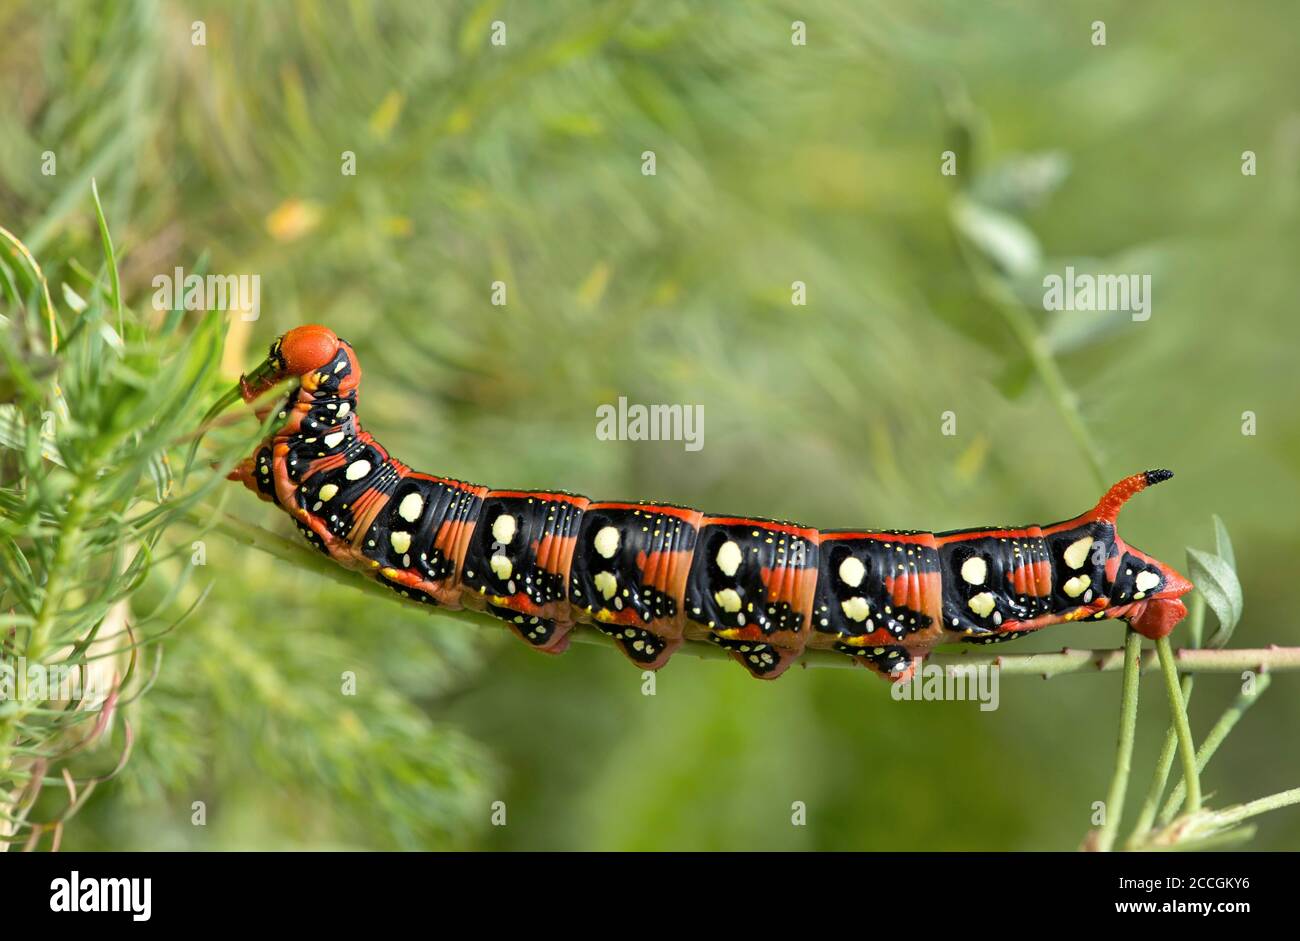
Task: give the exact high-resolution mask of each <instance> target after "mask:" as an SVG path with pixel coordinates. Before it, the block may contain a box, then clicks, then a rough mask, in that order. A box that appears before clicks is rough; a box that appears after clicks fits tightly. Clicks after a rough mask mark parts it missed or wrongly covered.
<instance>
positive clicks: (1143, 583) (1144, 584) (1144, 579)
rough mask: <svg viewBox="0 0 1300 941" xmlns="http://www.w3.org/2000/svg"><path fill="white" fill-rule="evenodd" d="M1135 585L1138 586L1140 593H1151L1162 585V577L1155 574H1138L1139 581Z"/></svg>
mask: <svg viewBox="0 0 1300 941" xmlns="http://www.w3.org/2000/svg"><path fill="white" fill-rule="evenodd" d="M1134 584H1135V585H1137V590H1138V591H1150V590H1151V589H1152V588H1155V587H1156V586H1157V585H1159V584H1160V576H1159V575H1157V574H1156V573H1155V572H1138V577H1137V581H1136V582H1134Z"/></svg>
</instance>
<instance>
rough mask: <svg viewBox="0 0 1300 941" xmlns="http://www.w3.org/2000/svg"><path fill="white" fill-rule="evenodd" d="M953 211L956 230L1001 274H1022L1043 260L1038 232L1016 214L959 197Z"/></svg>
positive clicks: (1014, 275)
mask: <svg viewBox="0 0 1300 941" xmlns="http://www.w3.org/2000/svg"><path fill="white" fill-rule="evenodd" d="M952 215H953V224H954V225H955V226H956V227H957V230H958V231H959V232H960V233H961V234H962V235H963V236H965V238H966V239H967V241H969V242H970V243H971V245H972V246H974V247H975V248H976V249H978V250H979V252H980V254H981V255H983V256H984V257H985V258H986V259H987V260H988V261H989V262H990V263H991V264H992V265H993V266H994V267H995V268H996V269H997V270H998V271H1000V272H1001V273H1002V274H1004V275H1007V276H1009V277H1012V278H1016V277H1023V276H1024V275H1025V274H1026V273H1028V272H1030V271H1035V270H1037V269H1038V267H1039V266H1040V265H1041V264H1042V261H1043V252H1042V249H1041V248H1040V247H1039V245H1038V238H1037V236H1035V235H1034V233H1033V231H1032V230H1031V229H1030V228H1029V226H1027V225H1025V224H1024V223H1023V222H1021V221H1020V220H1019V219H1017V218H1016V217H1015V216H1011V215H1007V214H1006V213H1003V212H998V211H997V210H995V209H989V208H988V207H986V206H982V205H980V204H979V203H977V202H975V201H973V200H970V199H964V198H960V197H959V198H958V199H956V200H954V202H953V210H952Z"/></svg>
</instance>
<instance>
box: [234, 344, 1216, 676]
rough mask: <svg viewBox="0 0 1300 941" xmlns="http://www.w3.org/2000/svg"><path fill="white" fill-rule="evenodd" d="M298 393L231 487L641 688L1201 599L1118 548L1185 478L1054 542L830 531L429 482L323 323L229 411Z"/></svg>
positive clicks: (351, 561) (1155, 617)
mask: <svg viewBox="0 0 1300 941" xmlns="http://www.w3.org/2000/svg"><path fill="white" fill-rule="evenodd" d="M286 380H292V381H296V385H294V386H293V387H292V388H291V389H290V391H289V394H288V397H287V398H286V399H285V400H284V403H283V405H282V407H281V408H280V410H279V413H278V415H277V422H278V426H277V427H276V428H275V430H273V431H272V433H271V434H270V435H269V436H268V437H267V438H266V439H265V440H264V441H263V442H261V443H260V444H259V446H258V448H257V450H256V451H255V452H254V453H253V455H252V456H250V457H249V458H247V459H245V460H244V461H242V462H241V463H240V464H239V465H238V466H237V467H236V468H235V469H234V470H233V471H232V472H231V473H230V475H229V476H230V477H231V479H233V480H237V481H240V482H242V483H243V484H244V485H245V486H246V487H248V488H249V489H250V490H252V491H254V492H255V493H256V494H258V496H260V497H261V498H262V499H264V500H268V501H270V502H273V503H275V504H276V505H277V506H279V507H280V508H281V509H283V510H284V511H285V512H287V513H288V514H289V515H290V516H292V517H293V518H294V519H295V521H296V523H297V526H298V529H299V530H301V532H302V534H303V535H304V536H305V537H306V538H307V540H308V541H309V542H310V543H311V544H312V545H313V546H314V547H315V548H316V549H318V550H319V551H321V552H323V553H325V554H326V555H328V556H329V557H330V558H332V559H333V560H335V561H336V562H338V563H339V564H341V565H343V566H345V567H347V568H349V569H354V570H358V571H361V572H364V573H366V574H367V575H369V576H371V577H373V578H375V579H377V580H378V581H379V582H381V583H382V584H384V585H387V586H388V587H390V588H391V589H393V590H394V591H396V592H399V593H401V594H402V595H405V596H407V597H408V598H413V599H416V600H418V601H421V602H425V603H427V604H429V605H435V606H444V607H447V608H462V607H463V608H468V609H471V610H475V611H479V612H485V613H487V614H490V615H492V616H494V617H496V618H499V619H500V620H502V621H503V622H505V624H506V625H508V626H509V628H510V630H512V631H513V632H514V633H515V634H516V635H517V636H519V637H520V638H521V639H522V640H524V641H525V642H526V643H527V644H528V645H529V646H531V647H532V648H534V649H535V650H540V651H543V652H545V653H552V654H556V653H561V652H562V651H563V650H564V649H565V648H566V647H567V646H568V643H569V640H570V633H571V631H572V630H573V629H574V627H575V626H576V625H579V624H587V625H591V626H593V627H595V628H596V629H598V630H600V631H602V632H603V633H605V634H607V635H608V636H610V637H611V638H613V639H614V640H615V641H616V644H617V646H618V647H619V649H621V650H622V652H623V653H624V654H625V655H626V656H627V657H628V659H630V660H631V661H632V662H633V663H634V664H636V665H637V666H639V667H641V668H642V669H648V670H657V669H659V668H660V667H662V666H663V665H664V664H665V663H667V662H668V660H669V658H670V657H671V656H672V655H673V653H674V652H675V651H677V650H678V649H679V648H680V647H681V645H682V643H683V642H684V641H687V640H707V641H711V642H713V643H715V644H718V645H720V646H721V647H723V648H725V650H726V651H727V652H728V653H729V655H730V656H731V657H732V658H733V659H735V660H736V661H738V662H739V663H740V664H741V665H742V666H744V667H745V669H747V670H748V671H749V672H750V673H751V674H752V675H753V676H755V677H759V678H762V679H774V678H776V677H778V676H780V675H781V674H782V673H783V672H785V670H787V669H788V668H789V667H790V665H791V664H793V663H794V662H795V661H796V660H798V658H799V657H800V656H801V654H802V653H803V651H804V650H805V649H808V648H819V649H831V650H835V651H838V652H840V653H843V654H844V655H845V656H847V657H850V658H851V659H852V660H853V661H854V662H856V663H858V664H861V665H862V666H864V667H866V668H868V669H870V670H872V671H873V672H875V673H877V674H878V675H880V676H882V677H885V678H886V679H889V680H893V681H901V680H906V679H907V678H908V677H910V676H911V673H912V670H913V669H914V667H915V664H916V663H918V662H920V660H921V658H923V657H924V656H925V655H927V654H928V653H929V652H930V651H931V650H932V649H933V648H934V647H935V646H937V645H938V644H943V643H953V642H957V641H960V642H965V643H974V644H989V643H996V642H1000V641H1005V640H1011V639H1014V638H1017V637H1021V636H1023V635H1025V634H1028V633H1030V632H1032V631H1036V630H1038V629H1039V628H1042V627H1046V626H1048V625H1051V624H1058V623H1062V622H1068V621H1078V620H1083V619H1085V618H1086V619H1095V620H1100V619H1103V618H1117V619H1122V620H1125V621H1127V622H1128V623H1129V625H1130V626H1131V627H1132V628H1133V629H1134V630H1136V631H1138V632H1139V633H1141V634H1143V635H1144V636H1146V637H1149V638H1159V637H1163V636H1165V635H1167V634H1168V633H1169V632H1170V631H1172V630H1173V628H1174V626H1175V625H1176V624H1177V623H1178V622H1179V621H1180V620H1182V619H1183V618H1184V617H1185V616H1186V614H1187V609H1186V607H1185V606H1184V605H1183V603H1182V601H1180V600H1179V598H1180V596H1182V595H1183V594H1185V593H1186V592H1188V591H1189V590H1190V589H1191V587H1192V586H1191V584H1190V583H1189V582H1188V581H1187V580H1186V579H1185V578H1184V577H1183V576H1182V575H1180V574H1178V572H1176V571H1175V570H1174V569H1173V568H1171V567H1170V566H1168V565H1166V564H1164V563H1162V562H1160V561H1158V560H1156V559H1154V558H1152V557H1151V556H1149V555H1147V554H1145V553H1143V552H1141V551H1140V550H1138V549H1135V548H1133V547H1132V546H1130V545H1128V544H1127V543H1125V542H1124V541H1123V540H1122V539H1121V538H1120V537H1119V534H1118V532H1117V531H1116V520H1117V518H1118V515H1119V511H1120V509H1121V507H1123V505H1124V504H1125V502H1126V501H1128V499H1129V498H1130V497H1132V496H1133V495H1134V494H1136V493H1138V492H1139V491H1141V490H1144V489H1146V488H1147V487H1150V486H1152V485H1154V484H1158V483H1160V482H1162V481H1164V480H1167V479H1169V478H1170V477H1172V476H1173V474H1172V473H1171V472H1170V471H1167V470H1150V471H1146V472H1145V473H1141V474H1134V475H1133V476H1131V477H1126V478H1125V479H1123V480H1121V481H1119V483H1117V484H1115V485H1114V486H1113V487H1111V488H1110V489H1109V490H1108V491H1107V492H1106V494H1105V495H1104V496H1103V497H1102V498H1101V500H1100V501H1099V502H1098V503H1097V505H1096V506H1094V507H1093V508H1092V509H1091V510H1089V511H1088V512H1086V513H1084V514H1082V515H1080V516H1076V517H1073V518H1071V519H1068V520H1065V521H1062V522H1058V523H1052V524H1049V525H1044V526H1037V525H1032V526H1018V527H993V528H980V529H965V530H957V531H952V532H941V533H930V532H922V531H910V530H909V531H902V530H884V531H877V530H866V529H853V530H818V529H813V528H810V527H807V526H802V525H800V524H797V523H790V522H779V521H775V520H768V519H761V518H754V517H747V516H726V515H712V514H707V513H703V512H701V511H699V510H694V509H690V508H687V507H682V506H675V505H670V504H663V503H648V502H601V501H595V500H590V499H588V498H587V497H584V496H579V495H577V494H572V493H566V492H563V491H538V490H492V489H490V488H488V487H485V486H481V485H478V484H471V483H466V482H464V481H460V480H455V479H451V478H446V477H435V476H431V475H429V474H422V473H418V472H416V471H413V470H411V469H410V468H409V467H407V466H406V465H405V464H403V463H401V462H400V461H398V460H397V459H395V458H394V457H392V456H391V455H390V454H389V453H388V451H386V450H385V449H384V448H383V447H382V446H381V445H380V444H379V443H378V442H377V441H375V439H374V438H373V437H372V436H371V435H370V434H369V433H368V432H366V431H363V430H362V427H361V425H360V422H359V420H358V416H357V391H358V388H359V386H360V384H361V366H360V364H359V363H358V361H357V356H356V353H355V352H354V351H353V349H352V347H351V345H350V344H348V343H347V342H346V341H344V340H341V339H339V338H338V337H337V336H336V335H335V334H334V333H333V332H332V331H330V330H329V329H327V328H326V327H322V326H318V325H306V326H301V327H297V328H295V329H293V330H290V331H289V332H288V333H286V334H284V335H283V336H282V337H280V338H279V339H277V340H276V341H275V342H274V343H273V344H272V346H271V348H270V352H269V353H268V355H267V358H266V359H265V360H264V361H263V363H262V364H261V365H259V366H258V367H257V368H256V369H255V370H254V371H253V372H252V373H250V374H246V375H244V376H241V377H240V381H239V386H238V388H237V389H235V390H232V391H231V392H230V393H228V395H227V399H226V401H227V404H228V403H229V402H233V401H235V400H236V399H237V398H242V399H243V400H244V401H245V402H248V403H253V402H255V400H258V399H259V398H260V397H261V396H262V395H263V394H265V393H266V392H268V391H269V390H270V389H271V388H272V387H274V386H275V385H277V384H279V383H280V382H283V381H286ZM269 410H270V408H269V407H267V406H262V407H261V408H260V410H259V415H260V416H261V417H262V418H264V419H265V418H266V417H267V413H268V412H269Z"/></svg>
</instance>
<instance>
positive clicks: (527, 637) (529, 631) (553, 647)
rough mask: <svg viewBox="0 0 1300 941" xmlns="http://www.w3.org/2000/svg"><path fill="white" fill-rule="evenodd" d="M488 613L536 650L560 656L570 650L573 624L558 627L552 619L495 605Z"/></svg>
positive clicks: (491, 606) (490, 606) (489, 608)
mask: <svg viewBox="0 0 1300 941" xmlns="http://www.w3.org/2000/svg"><path fill="white" fill-rule="evenodd" d="M487 611H488V613H489V614H491V615H492V616H493V617H498V618H500V619H501V620H502V621H504V622H505V623H506V626H507V627H509V628H510V630H511V631H513V632H514V635H515V636H516V637H518V638H519V639H520V640H522V641H524V642H525V643H527V644H528V646H530V647H532V648H533V649H534V650H540V651H541V652H542V653H551V654H559V653H564V651H566V650H568V649H569V632H570V631H572V630H573V625H571V624H565V625H558V624H556V623H555V622H554V621H552V620H551V619H550V618H544V617H539V616H537V615H535V614H521V613H519V612H518V611H514V610H512V609H510V608H502V607H500V606H498V605H495V604H489V605H488V606H487Z"/></svg>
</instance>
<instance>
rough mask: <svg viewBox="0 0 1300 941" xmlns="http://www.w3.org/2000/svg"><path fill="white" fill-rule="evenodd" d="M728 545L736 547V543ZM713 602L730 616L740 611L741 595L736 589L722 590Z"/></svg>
mask: <svg viewBox="0 0 1300 941" xmlns="http://www.w3.org/2000/svg"><path fill="white" fill-rule="evenodd" d="M727 545H729V546H734V545H735V543H734V542H729V543H727ZM719 555H721V553H719ZM713 600H714V601H716V602H717V603H718V605H719V606H720V607H721V608H722V610H723V611H726V612H727V613H728V614H735V613H736V612H737V611H739V610H740V595H738V594H736V589H734V588H724V589H722V591H720V592H718V593H717V594H715V595H714V596H713Z"/></svg>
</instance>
